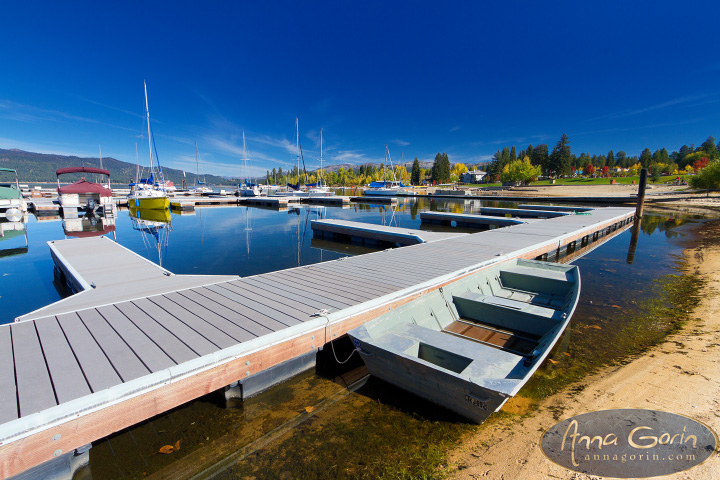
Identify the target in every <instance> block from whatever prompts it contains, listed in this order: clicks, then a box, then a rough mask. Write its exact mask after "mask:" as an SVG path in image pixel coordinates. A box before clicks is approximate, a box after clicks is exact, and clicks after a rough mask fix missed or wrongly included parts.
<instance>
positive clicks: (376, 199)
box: [350, 195, 412, 205]
mask: <svg viewBox="0 0 720 480" xmlns="http://www.w3.org/2000/svg"><path fill="white" fill-rule="evenodd" d="M410 198H412V197H410ZM350 200H352V201H353V202H357V203H374V204H377V205H394V204H396V203H398V199H397V197H382V196H379V195H378V196H375V195H368V196H365V195H363V196H360V197H350Z"/></svg>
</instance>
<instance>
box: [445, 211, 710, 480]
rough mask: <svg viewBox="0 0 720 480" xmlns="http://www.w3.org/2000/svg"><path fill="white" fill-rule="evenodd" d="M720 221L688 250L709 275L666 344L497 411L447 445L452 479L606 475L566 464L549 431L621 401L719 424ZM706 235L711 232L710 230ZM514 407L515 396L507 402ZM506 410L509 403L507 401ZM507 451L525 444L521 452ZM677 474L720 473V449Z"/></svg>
mask: <svg viewBox="0 0 720 480" xmlns="http://www.w3.org/2000/svg"><path fill="white" fill-rule="evenodd" d="M718 233H720V222H712V223H710V224H708V225H706V226H704V227H703V228H701V229H700V230H699V231H698V241H696V242H695V245H693V246H690V247H688V248H686V249H685V250H684V252H683V256H684V259H685V262H686V264H685V272H684V274H686V275H687V274H690V275H699V276H700V277H701V278H702V279H703V280H704V286H703V287H702V292H701V293H702V295H701V298H702V300H701V302H700V303H699V304H698V305H697V306H696V307H695V309H694V310H693V311H691V312H688V313H689V317H688V320H687V321H686V322H685V323H684V324H683V325H682V326H681V327H680V328H679V329H678V331H676V332H674V333H671V334H669V335H668V336H667V337H666V338H665V339H664V340H662V341H661V342H660V343H659V344H657V345H655V346H653V347H650V348H649V349H648V350H647V351H645V352H644V353H641V354H639V355H636V356H633V357H630V358H629V359H628V360H627V361H624V362H621V363H620V364H619V365H612V366H608V367H604V368H602V369H601V370H600V371H599V372H596V373H593V374H591V375H589V376H587V377H584V378H583V379H581V380H580V381H578V382H575V383H573V384H571V385H569V386H567V387H566V388H564V389H563V390H562V391H561V392H559V393H556V394H554V395H551V396H549V397H547V398H545V399H543V400H540V401H539V402H538V403H537V404H536V406H535V407H534V408H532V409H531V410H530V411H529V413H526V414H524V415H516V414H512V413H506V414H504V415H496V417H491V420H490V421H489V422H487V423H486V424H485V425H483V427H482V428H480V429H479V430H478V431H476V432H474V433H471V434H469V435H468V436H467V437H466V438H464V439H463V440H462V441H461V442H460V445H459V446H458V447H456V448H454V449H452V450H451V451H450V452H449V453H448V457H447V466H446V467H445V469H444V471H442V473H443V474H444V475H446V476H447V478H452V479H462V480H465V479H480V478H481V479H489V480H495V479H508V478H559V479H573V480H578V479H595V478H600V477H596V476H591V475H587V474H581V473H577V472H574V471H571V470H567V469H565V468H563V467H561V466H559V465H557V464H555V463H553V462H551V461H550V460H549V459H547V458H546V457H545V455H544V454H543V452H542V450H541V448H540V445H539V444H540V437H541V435H542V433H543V432H544V431H545V430H546V429H548V428H549V427H551V426H553V425H554V424H556V423H557V422H559V421H561V420H563V419H565V418H568V417H571V416H573V415H578V414H580V413H585V412H591V411H597V410H608V409H615V408H642V409H656V410H662V411H667V412H672V413H677V414H681V415H685V416H688V417H690V418H693V419H695V420H699V421H701V422H703V423H704V424H705V425H707V426H709V427H710V428H711V429H713V430H714V431H715V433H716V434H717V433H718V432H720V296H719V295H718V293H719V292H720V244H719V243H718V242H717V241H713V239H714V237H715V238H716V237H717V234H718ZM703 237H704V238H703ZM689 392H692V393H689ZM508 407H509V408H510V409H512V407H513V404H512V403H511V402H509V403H508ZM505 410H506V411H507V409H505ZM508 452H523V453H522V454H519V455H517V456H512V455H508ZM663 478H670V479H688V478H704V479H720V453H718V451H716V453H715V454H714V455H713V456H712V457H710V458H709V459H708V460H707V461H706V462H705V463H703V464H702V465H700V466H697V467H694V468H692V469H691V470H686V471H684V472H679V473H676V474H673V475H668V476H666V477H663Z"/></svg>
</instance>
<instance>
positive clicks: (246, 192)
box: [236, 130, 262, 197]
mask: <svg viewBox="0 0 720 480" xmlns="http://www.w3.org/2000/svg"><path fill="white" fill-rule="evenodd" d="M242 137H243V161H244V163H245V170H244V174H245V183H241V184H240V185H238V189H237V192H236V193H237V194H238V195H239V196H241V197H259V196H260V195H262V187H260V186H259V185H257V184H256V183H251V182H250V181H249V180H248V174H247V150H246V149H245V130H243V132H242Z"/></svg>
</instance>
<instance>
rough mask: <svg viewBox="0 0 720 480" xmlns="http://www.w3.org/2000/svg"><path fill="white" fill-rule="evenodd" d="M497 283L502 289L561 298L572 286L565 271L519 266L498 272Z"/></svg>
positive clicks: (570, 279)
mask: <svg viewBox="0 0 720 480" xmlns="http://www.w3.org/2000/svg"><path fill="white" fill-rule="evenodd" d="M498 281H499V282H500V283H501V284H502V286H503V287H504V288H510V289H514V290H521V291H527V292H537V293H538V294H545V295H555V296H561V297H564V296H566V295H567V293H568V292H569V291H570V289H571V288H572V285H573V282H572V278H571V277H568V272H566V271H557V270H551V269H545V268H533V267H525V266H520V265H517V266H514V267H509V268H507V269H503V270H500V274H499V278H498Z"/></svg>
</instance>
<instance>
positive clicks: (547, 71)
mask: <svg viewBox="0 0 720 480" xmlns="http://www.w3.org/2000/svg"><path fill="white" fill-rule="evenodd" d="M500 3H502V5H500ZM111 4H113V5H111ZM719 14H720V4H718V3H717V2H664V1H659V2H628V1H623V2H613V1H603V2H594V3H592V4H590V2H577V1H574V2H554V3H547V2H493V3H490V2H478V1H473V2H421V1H412V2H410V1H409V2H402V1H398V2H387V1H385V2H382V1H380V2H375V1H365V2H348V1H333V2H238V1H235V2H229V1H228V2H221V1H216V2H183V1H179V2H158V1H147V0H146V1H145V2H84V3H80V2H32V1H27V2H9V3H7V4H5V5H4V6H3V17H4V21H3V27H2V28H0V42H1V44H2V45H3V47H2V56H1V57H0V59H1V61H2V66H3V68H2V73H1V74H0V148H20V149H23V150H29V151H37V152H44V153H59V154H72V155H79V156H97V154H98V145H101V146H102V152H103V156H112V157H115V158H117V159H120V160H124V161H128V162H134V161H135V143H136V142H138V149H139V151H140V158H141V162H147V158H148V153H147V143H145V142H146V139H144V138H142V137H140V135H142V134H143V133H144V123H143V114H144V98H143V79H146V80H147V84H148V94H149V102H150V117H151V121H152V123H153V130H154V133H155V136H156V144H157V149H158V153H159V156H160V161H161V163H162V164H163V165H165V166H170V167H174V168H180V169H185V170H188V171H194V170H195V147H194V142H196V141H197V143H198V148H199V150H200V157H201V162H202V165H201V170H203V171H206V172H207V173H215V174H220V175H235V176H241V175H242V130H243V129H244V130H245V134H246V137H247V147H248V157H249V159H250V171H251V173H252V174H264V173H265V171H266V170H268V169H272V168H273V167H282V168H283V169H286V168H288V167H290V166H292V165H294V162H295V153H294V152H295V147H294V135H295V117H296V116H297V117H299V121H300V137H301V138H300V140H301V143H302V146H303V151H304V154H305V161H306V163H307V164H308V167H317V166H318V165H319V142H318V140H319V132H320V129H321V128H322V129H324V133H323V138H324V153H323V158H324V162H325V163H326V164H337V163H353V164H361V163H364V162H379V161H382V160H383V158H384V150H385V147H384V145H385V144H388V146H389V149H390V153H391V155H392V158H393V160H395V161H397V160H399V158H400V155H401V153H402V154H403V155H404V158H405V160H408V159H413V158H414V157H418V158H419V159H421V160H432V158H433V157H434V156H435V154H436V153H437V152H447V153H448V155H449V157H450V160H451V162H465V163H475V162H479V161H483V160H487V159H489V158H490V156H491V155H492V154H493V153H495V152H496V151H497V150H498V149H500V148H502V147H503V146H505V145H513V144H515V145H517V146H518V147H519V148H524V147H526V146H527V144H528V143H532V144H533V145H537V144H539V143H546V144H548V145H549V146H550V148H552V146H553V145H554V144H555V143H556V142H557V140H558V139H559V137H560V136H561V135H562V134H563V133H567V134H568V135H569V136H570V140H571V147H572V149H573V152H576V153H580V152H581V151H588V152H590V153H597V154H601V153H607V152H608V150H610V149H613V150H614V151H615V152H617V151H619V150H625V151H626V152H627V153H628V154H629V155H639V154H640V152H641V151H642V149H644V148H645V147H649V148H650V149H651V150H653V151H654V150H655V149H658V148H662V147H666V148H668V150H670V151H672V150H677V149H679V148H680V146H682V145H683V144H685V143H688V144H690V143H695V144H696V145H699V144H700V143H702V142H703V141H704V140H705V139H706V138H707V137H708V136H709V135H714V136H715V137H720V129H719V128H718V126H719V125H720V82H719V81H718V76H719V75H720V57H718V51H720V49H719V48H718V47H720V40H719V39H720V37H719V36H718V34H717V25H718V21H719V20H720V15H719Z"/></svg>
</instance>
